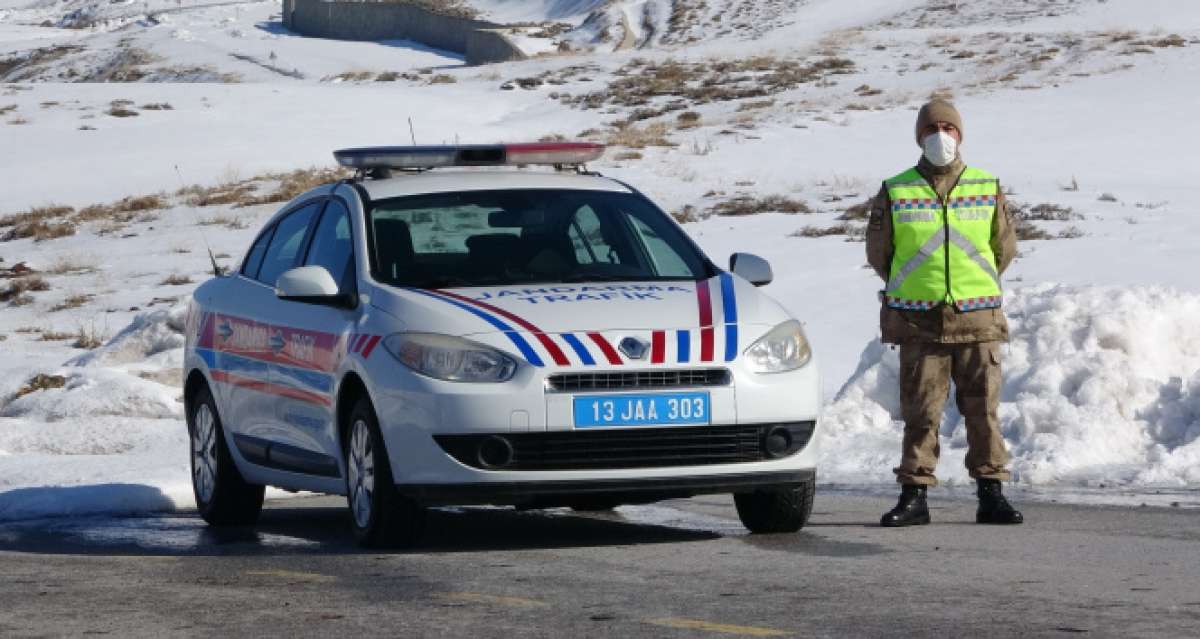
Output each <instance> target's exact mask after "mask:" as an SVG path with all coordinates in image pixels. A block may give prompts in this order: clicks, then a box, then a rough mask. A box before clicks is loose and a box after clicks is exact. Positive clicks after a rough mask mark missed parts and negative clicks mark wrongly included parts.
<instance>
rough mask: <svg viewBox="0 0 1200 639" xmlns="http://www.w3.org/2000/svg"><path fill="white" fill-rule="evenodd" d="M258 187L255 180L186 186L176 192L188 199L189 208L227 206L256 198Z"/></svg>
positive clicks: (186, 200)
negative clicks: (255, 193) (255, 192)
mask: <svg viewBox="0 0 1200 639" xmlns="http://www.w3.org/2000/svg"><path fill="white" fill-rule="evenodd" d="M257 189H258V186H257V185H256V184H254V183H253V180H244V181H238V182H226V183H223V184H218V185H216V186H200V185H192V186H186V187H184V188H182V189H179V190H178V191H176V192H175V195H176V196H178V197H183V198H186V199H185V200H184V201H185V202H186V203H187V205H188V206H201V207H203V206H227V205H230V204H238V203H240V202H245V201H248V200H249V199H250V198H252V197H254V191H256V190H257Z"/></svg>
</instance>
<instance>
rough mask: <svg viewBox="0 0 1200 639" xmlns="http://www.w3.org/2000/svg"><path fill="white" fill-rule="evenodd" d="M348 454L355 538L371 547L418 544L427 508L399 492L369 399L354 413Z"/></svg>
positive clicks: (363, 401) (347, 462)
mask: <svg viewBox="0 0 1200 639" xmlns="http://www.w3.org/2000/svg"><path fill="white" fill-rule="evenodd" d="M345 453H346V499H347V502H348V504H349V506H350V522H351V525H352V526H353V528H354V537H355V539H357V540H358V542H359V543H360V544H362V545H363V546H368V547H377V546H386V545H392V544H399V545H407V544H411V543H413V542H415V541H416V540H417V538H419V537H420V533H421V528H422V524H423V523H424V509H423V508H421V507H420V506H419V505H418V504H416V503H415V502H413V501H412V500H410V499H407V498H405V497H403V496H401V495H400V494H399V493H398V492H397V490H396V484H395V482H394V481H393V480H392V468H391V463H390V462H389V461H388V454H387V447H386V446H385V445H384V442H383V437H382V435H381V434H380V431H379V422H378V420H376V418H375V411H374V410H373V409H372V408H371V404H370V402H368V401H367V400H365V399H360V400H359V401H358V403H356V404H355V406H354V409H353V410H352V411H351V413H350V427H349V429H348V431H347V438H346V443H345Z"/></svg>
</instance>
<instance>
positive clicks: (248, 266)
mask: <svg viewBox="0 0 1200 639" xmlns="http://www.w3.org/2000/svg"><path fill="white" fill-rule="evenodd" d="M274 232H275V227H271V228H269V229H267V230H265V231H263V232H262V235H259V236H258V239H257V240H255V241H254V245H253V246H251V247H250V251H249V252H248V253H246V261H245V262H244V263H243V264H242V275H245V276H246V277H249V278H254V277H255V276H257V275H258V268H259V267H260V266H262V261H263V255H266V253H267V242H270V241H271V234H272V233H274Z"/></svg>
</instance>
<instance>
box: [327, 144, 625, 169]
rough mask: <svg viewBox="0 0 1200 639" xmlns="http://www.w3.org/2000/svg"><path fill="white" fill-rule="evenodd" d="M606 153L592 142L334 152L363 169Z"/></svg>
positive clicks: (560, 159) (580, 160) (554, 162)
mask: <svg viewBox="0 0 1200 639" xmlns="http://www.w3.org/2000/svg"><path fill="white" fill-rule="evenodd" d="M602 155H604V145H603V144H594V143H591V142H545V143H533V144H492V145H457V146H380V147H366V148H359V149H342V150H340V151H334V152H333V157H335V158H336V159H337V161H338V164H341V165H342V166H346V167H350V168H353V169H359V170H367V169H376V168H388V169H434V168H439V167H447V166H524V165H543V166H579V165H581V164H584V163H587V162H590V161H592V160H596V159H599V158H600V157H601V156H602Z"/></svg>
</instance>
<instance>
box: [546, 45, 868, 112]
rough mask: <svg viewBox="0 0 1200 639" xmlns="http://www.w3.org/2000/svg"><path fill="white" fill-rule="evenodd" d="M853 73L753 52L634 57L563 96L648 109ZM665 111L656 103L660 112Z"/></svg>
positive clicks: (839, 66) (746, 95) (836, 64)
mask: <svg viewBox="0 0 1200 639" xmlns="http://www.w3.org/2000/svg"><path fill="white" fill-rule="evenodd" d="M853 72H854V62H852V61H850V60H847V59H844V58H821V59H819V60H816V61H813V62H802V61H800V60H788V59H780V58H777V57H774V56H755V57H751V58H744V59H740V60H716V61H710V62H678V61H675V60H666V61H664V62H661V63H655V62H647V61H645V60H641V59H635V60H632V61H630V62H629V64H626V65H625V66H623V67H621V68H620V69H619V70H617V72H616V73H615V74H614V75H616V76H618V78H617V79H616V80H614V81H613V82H611V83H610V84H609V85H608V86H607V87H606V88H605V89H604V90H601V91H595V92H591V93H586V94H581V95H577V96H573V97H571V98H568V100H567V101H568V102H569V103H571V104H575V105H577V106H580V107H582V108H585V109H599V108H601V107H603V106H606V105H611V106H623V107H647V106H649V105H651V104H652V103H653V102H655V101H656V100H658V99H660V98H668V99H675V100H679V101H682V102H683V103H686V104H707V103H710V102H724V101H729V100H743V99H753V98H765V97H767V96H770V95H774V94H777V93H780V92H783V91H787V90H789V89H793V88H796V87H797V86H800V85H801V84H806V83H815V82H819V81H821V80H824V79H826V78H828V77H829V76H830V75H840V74H847V73H853ZM668 110H670V109H669V108H662V107H660V113H661V112H666V111H668Z"/></svg>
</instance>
